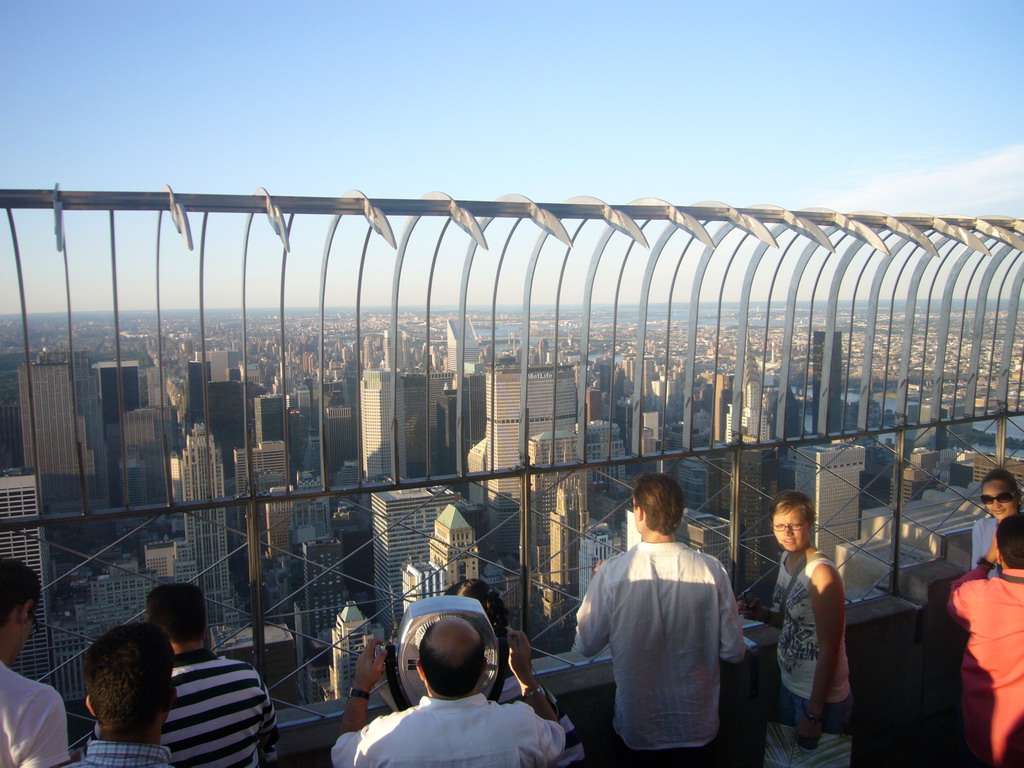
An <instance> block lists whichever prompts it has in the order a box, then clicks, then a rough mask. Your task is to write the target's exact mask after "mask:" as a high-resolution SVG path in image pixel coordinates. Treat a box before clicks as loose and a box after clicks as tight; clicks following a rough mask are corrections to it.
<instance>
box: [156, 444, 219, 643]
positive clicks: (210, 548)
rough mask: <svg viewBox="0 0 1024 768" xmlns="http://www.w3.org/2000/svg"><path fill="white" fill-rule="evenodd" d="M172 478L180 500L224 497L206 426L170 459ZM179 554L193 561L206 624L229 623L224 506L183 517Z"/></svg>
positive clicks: (215, 458)
mask: <svg viewBox="0 0 1024 768" xmlns="http://www.w3.org/2000/svg"><path fill="white" fill-rule="evenodd" d="M171 477H172V480H173V481H175V482H174V485H175V496H176V500H178V501H198V500H202V499H216V498H219V497H222V496H224V464H223V462H221V460H220V451H219V450H218V448H217V444H216V441H215V440H214V439H213V436H212V435H208V434H207V432H206V427H205V426H204V425H202V424H196V425H195V427H194V428H193V430H192V432H191V434H189V435H188V438H187V440H186V444H185V448H184V450H183V451H182V453H181V455H180V456H172V457H171ZM179 494H180V495H179ZM183 550H184V551H183V555H184V558H185V559H187V560H191V561H192V562H193V563H194V567H195V572H196V574H197V578H196V583H198V584H199V586H200V587H201V588H202V590H203V592H204V593H205V595H206V600H207V606H206V613H207V618H208V620H209V622H210V623H211V624H219V623H222V622H224V621H229V620H231V619H232V618H233V615H234V606H235V601H234V594H233V591H232V589H231V580H230V577H229V573H228V559H227V558H228V537H227V515H226V513H225V510H224V508H223V507H221V508H217V509H210V510H201V511H196V512H190V513H187V514H186V515H185V546H184V547H183Z"/></svg>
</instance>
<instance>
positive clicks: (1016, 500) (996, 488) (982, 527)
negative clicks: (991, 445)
mask: <svg viewBox="0 0 1024 768" xmlns="http://www.w3.org/2000/svg"><path fill="white" fill-rule="evenodd" d="M979 500H980V501H981V503H982V505H983V506H984V507H985V509H986V510H987V511H988V513H989V515H990V517H986V518H983V519H981V520H979V521H978V522H976V523H975V524H974V530H973V531H972V532H971V562H973V563H974V564H975V565H980V566H982V567H987V568H988V569H989V577H992V576H993V575H994V574H995V565H996V563H995V559H994V558H995V535H996V527H997V526H998V525H999V522H1000V521H1001V520H1004V519H1005V518H1007V517H1009V516H1010V515H1019V514H1020V488H1019V487H1018V486H1017V480H1016V478H1014V476H1013V475H1011V474H1010V473H1009V472H1008V471H1007V470H1005V469H1003V468H1002V467H996V468H995V469H992V470H989V472H988V474H986V475H985V477H983V478H982V479H981V496H980V499H979Z"/></svg>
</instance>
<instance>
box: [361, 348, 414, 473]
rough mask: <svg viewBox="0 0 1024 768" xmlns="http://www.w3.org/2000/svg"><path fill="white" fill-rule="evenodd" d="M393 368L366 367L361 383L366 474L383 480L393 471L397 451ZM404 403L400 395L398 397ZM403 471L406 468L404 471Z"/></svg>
mask: <svg viewBox="0 0 1024 768" xmlns="http://www.w3.org/2000/svg"><path fill="white" fill-rule="evenodd" d="M392 386H393V377H392V374H391V371H389V370H387V369H384V368H374V369H370V370H365V371H363V380H362V382H361V387H360V398H359V402H360V411H361V412H360V419H359V420H360V426H361V427H362V439H363V475H364V476H365V477H366V479H367V480H369V481H373V480H380V479H383V478H386V477H389V476H390V475H391V464H392V458H393V455H394V448H393V446H394V438H393V424H392V420H393V415H392V413H391V410H392V404H391V387H392ZM399 405H401V398H399ZM402 474H403V475H404V474H405V472H402Z"/></svg>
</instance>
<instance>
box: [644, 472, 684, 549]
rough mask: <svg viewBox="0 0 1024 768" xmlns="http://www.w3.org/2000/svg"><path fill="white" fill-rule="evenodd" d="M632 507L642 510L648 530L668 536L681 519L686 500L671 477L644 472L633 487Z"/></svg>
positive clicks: (681, 490) (658, 473)
mask: <svg viewBox="0 0 1024 768" xmlns="http://www.w3.org/2000/svg"><path fill="white" fill-rule="evenodd" d="M633 505H634V506H638V507H640V508H641V509H643V511H644V516H645V519H646V523H647V527H648V528H650V529H651V530H652V531H657V532H658V533H662V534H665V535H670V534H673V533H675V530H676V528H678V527H679V523H680V522H681V521H682V519H683V509H684V508H685V507H686V498H685V497H684V496H683V489H682V488H681V487H680V485H679V483H678V481H677V480H676V479H675V478H674V477H672V476H671V475H666V474H665V473H663V472H644V473H643V474H642V475H640V476H639V477H638V478H637V479H636V483H635V484H634V486H633Z"/></svg>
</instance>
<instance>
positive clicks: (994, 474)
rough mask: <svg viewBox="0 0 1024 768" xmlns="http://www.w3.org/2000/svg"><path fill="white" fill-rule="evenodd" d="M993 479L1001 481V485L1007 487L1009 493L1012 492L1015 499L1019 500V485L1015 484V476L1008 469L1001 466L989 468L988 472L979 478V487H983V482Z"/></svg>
mask: <svg viewBox="0 0 1024 768" xmlns="http://www.w3.org/2000/svg"><path fill="white" fill-rule="evenodd" d="M993 480H995V481H998V482H1001V483H1002V484H1003V485H1005V486H1006V487H1007V488H1009V489H1010V493H1012V494H1013V495H1014V496H1015V497H1016V498H1017V501H1020V486H1018V485H1017V478H1015V477H1014V476H1013V475H1012V474H1010V472H1009V471H1008V470H1006V469H1004V468H1003V467H996V468H995V469H990V470H989V471H988V472H986V473H985V476H984V477H983V478H981V487H982V488H984V487H985V483H990V482H992V481H993Z"/></svg>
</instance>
